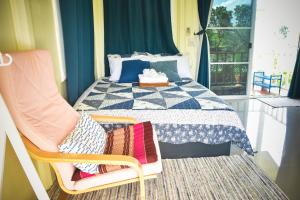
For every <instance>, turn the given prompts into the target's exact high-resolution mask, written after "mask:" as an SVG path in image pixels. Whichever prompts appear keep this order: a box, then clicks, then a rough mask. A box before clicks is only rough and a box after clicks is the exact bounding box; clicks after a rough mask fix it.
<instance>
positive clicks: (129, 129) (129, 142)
mask: <svg viewBox="0 0 300 200" xmlns="http://www.w3.org/2000/svg"><path fill="white" fill-rule="evenodd" d="M104 154H113V155H128V156H132V157H135V158H136V159H137V160H138V161H139V162H140V163H141V164H147V163H154V162H156V161H157V160H158V157H157V152H156V148H155V143H154V139H153V128H152V125H151V123H150V122H143V123H139V124H135V125H131V126H126V127H124V128H119V129H115V130H112V131H110V132H108V134H107V142H106V147H105V151H104ZM124 168H128V167H127V166H119V165H99V167H98V173H99V174H104V173H107V172H112V171H116V170H120V169H124ZM91 176H95V174H89V173H85V172H82V171H80V170H76V171H75V173H74V175H73V178H72V181H77V180H80V179H82V178H87V177H91Z"/></svg>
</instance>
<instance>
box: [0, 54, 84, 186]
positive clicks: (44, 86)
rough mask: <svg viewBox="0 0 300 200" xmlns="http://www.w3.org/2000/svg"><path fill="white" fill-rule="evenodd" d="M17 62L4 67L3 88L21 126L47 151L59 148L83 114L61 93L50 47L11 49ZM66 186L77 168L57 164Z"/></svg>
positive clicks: (0, 70)
mask: <svg viewBox="0 0 300 200" xmlns="http://www.w3.org/2000/svg"><path fill="white" fill-rule="evenodd" d="M11 55H12V57H13V64H12V65H11V66H8V67H1V68H0V92H1V94H2V96H3V98H4V100H5V102H6V104H7V106H8V109H9V111H10V113H11V115H12V117H13V119H14V121H15V123H16V126H17V128H18V129H19V131H20V132H22V133H23V134H24V136H26V137H27V138H28V139H29V140H30V141H31V142H33V143H34V144H35V145H36V146H38V147H39V148H40V149H42V150H44V151H52V152H57V151H58V148H57V146H58V144H60V143H61V141H63V140H64V138H65V137H66V136H67V135H68V134H69V133H70V132H71V131H72V130H73V129H74V127H75V125H76V123H77V120H78V119H79V114H78V113H77V112H76V111H75V110H74V109H73V108H72V107H71V106H70V105H69V104H68V103H67V102H66V101H65V100H64V99H63V98H62V97H61V96H60V94H59V92H58V90H57V87H56V84H55V81H54V75H53V64H52V61H51V56H50V54H49V53H48V52H47V51H43V50H33V51H26V52H18V53H11ZM57 167H58V170H59V171H60V173H61V174H62V175H63V181H64V184H65V186H66V187H68V188H70V189H72V188H73V183H72V182H71V181H70V180H71V177H72V174H73V172H74V170H75V168H74V166H73V165H72V164H71V163H61V164H58V165H57Z"/></svg>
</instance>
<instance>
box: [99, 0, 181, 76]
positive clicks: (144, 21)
mask: <svg viewBox="0 0 300 200" xmlns="http://www.w3.org/2000/svg"><path fill="white" fill-rule="evenodd" d="M170 10H171V8H170V0H151V1H150V0H104V39H105V75H106V76H109V75H110V74H109V66H108V61H107V56H106V55H107V54H132V53H133V52H134V51H138V52H149V53H169V54H176V53H178V50H177V48H176V46H175V44H174V42H173V38H172V27H171V11H170Z"/></svg>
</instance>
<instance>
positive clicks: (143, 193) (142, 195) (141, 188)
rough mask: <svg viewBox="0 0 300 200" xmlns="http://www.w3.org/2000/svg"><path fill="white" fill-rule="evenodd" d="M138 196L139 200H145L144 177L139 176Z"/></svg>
mask: <svg viewBox="0 0 300 200" xmlns="http://www.w3.org/2000/svg"><path fill="white" fill-rule="evenodd" d="M139 182H140V196H141V200H145V199H146V194H145V181H144V177H143V176H140V181H139Z"/></svg>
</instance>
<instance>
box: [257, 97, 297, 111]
mask: <svg viewBox="0 0 300 200" xmlns="http://www.w3.org/2000/svg"><path fill="white" fill-rule="evenodd" d="M256 99H257V100H259V101H261V102H263V103H265V104H267V105H269V106H272V107H273V108H281V107H300V99H291V98H288V97H265V98H256Z"/></svg>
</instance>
